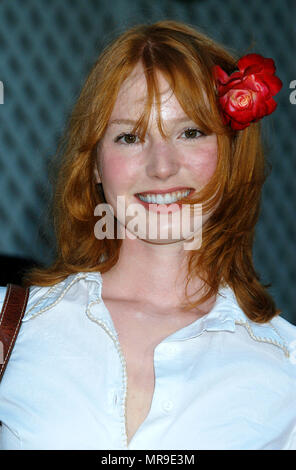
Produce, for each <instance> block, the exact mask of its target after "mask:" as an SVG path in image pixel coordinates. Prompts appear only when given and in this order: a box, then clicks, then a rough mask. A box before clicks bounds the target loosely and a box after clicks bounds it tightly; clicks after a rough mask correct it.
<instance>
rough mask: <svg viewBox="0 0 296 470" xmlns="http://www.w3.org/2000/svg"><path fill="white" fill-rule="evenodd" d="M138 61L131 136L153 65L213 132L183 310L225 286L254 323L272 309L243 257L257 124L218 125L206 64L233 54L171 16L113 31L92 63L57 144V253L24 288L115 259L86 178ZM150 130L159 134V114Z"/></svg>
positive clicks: (260, 170)
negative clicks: (193, 289) (195, 293)
mask: <svg viewBox="0 0 296 470" xmlns="http://www.w3.org/2000/svg"><path fill="white" fill-rule="evenodd" d="M139 62H141V63H142V65H143V68H144V71H145V77H146V81H147V102H146V104H145V109H144V112H143V114H142V116H141V117H140V118H139V120H138V122H137V123H136V125H135V127H134V129H133V132H135V131H138V132H139V133H140V135H141V137H143V136H144V135H145V132H146V129H147V125H148V122H149V116H150V110H151V106H152V103H153V99H154V98H155V99H156V103H157V105H158V111H159V106H160V97H159V89H158V82H157V78H156V73H157V72H158V71H160V72H161V73H162V74H163V75H164V76H165V78H166V79H167V80H168V82H169V83H170V84H171V88H172V90H173V92H174V93H175V95H176V97H177V99H178V101H179V102H180V104H181V106H182V108H183V109H184V111H185V113H186V114H187V115H188V116H189V117H190V118H191V119H192V120H193V121H195V122H196V123H197V124H198V125H199V127H200V129H201V130H202V131H203V132H205V133H208V134H210V133H216V134H217V142H218V163H217V168H216V171H215V173H214V175H213V176H212V178H211V180H210V181H209V183H208V184H207V185H206V186H205V187H204V188H203V190H202V191H201V192H200V193H199V195H198V197H196V198H195V199H194V201H191V200H188V201H187V200H186V198H185V199H184V202H187V203H191V202H192V203H202V204H203V206H202V207H203V211H204V210H206V211H207V210H211V209H212V208H215V209H214V210H213V213H212V214H211V216H210V218H209V219H208V220H207V222H206V223H205V225H204V227H203V233H202V246H201V247H200V248H199V250H193V251H185V252H184V253H186V254H188V255H189V256H188V276H187V284H186V298H187V300H188V303H187V304H186V306H185V309H191V308H195V307H196V306H198V305H199V304H201V303H203V302H204V301H206V300H207V299H209V298H210V297H212V296H213V295H216V294H217V292H218V288H219V286H220V285H225V284H228V285H229V286H230V287H231V288H232V289H233V291H234V293H235V295H236V297H237V300H238V303H239V305H240V307H241V308H242V310H243V311H244V312H245V314H246V315H247V316H248V317H249V318H250V319H251V320H253V321H255V322H258V323H264V322H266V321H268V320H270V319H271V318H272V317H274V316H275V315H277V314H279V313H280V311H278V310H276V307H275V303H274V300H273V299H272V297H271V296H270V295H269V293H268V292H267V290H266V288H267V287H269V286H263V285H262V284H261V283H260V277H259V275H258V274H257V273H256V271H255V269H254V265H253V261H252V246H253V239H254V230H255V225H256V222H257V220H258V216H259V210H260V198H261V190H262V186H263V183H264V181H265V179H266V176H267V172H266V170H267V166H266V162H265V159H264V152H263V147H262V142H261V133H260V123H253V124H251V125H250V126H249V127H247V128H246V129H244V130H242V131H233V130H231V129H230V128H229V127H225V126H224V125H223V123H222V120H221V116H220V111H219V107H218V103H217V93H216V87H215V82H214V79H213V76H212V68H213V66H214V65H220V66H221V67H222V68H223V69H224V70H225V71H226V72H227V73H232V72H233V71H234V69H235V67H236V62H237V58H235V57H234V56H233V55H232V54H230V53H229V52H228V51H226V50H225V48H224V47H222V46H220V45H219V44H217V43H216V42H214V41H213V40H211V39H209V38H208V37H207V36H206V35H204V34H202V33H200V32H198V31H196V29H194V28H193V27H191V26H188V25H185V24H183V23H180V22H176V21H160V22H158V23H155V24H152V25H138V26H135V27H133V28H131V29H129V30H128V31H126V32H125V33H123V34H121V35H120V36H119V37H118V38H117V39H116V40H114V41H113V42H112V43H111V44H109V46H108V47H106V48H105V50H104V51H103V53H102V54H101V55H100V57H99V58H98V60H97V62H96V63H95V64H94V66H93V68H92V70H91V72H90V74H89V76H88V78H87V80H86V82H85V85H84V87H83V89H82V91H81V94H80V96H79V99H78V101H77V103H76V105H75V107H74V110H73V113H72V116H71V119H70V122H69V126H68V129H67V131H66V133H65V136H64V140H63V152H62V159H61V166H60V171H59V176H58V180H57V185H56V191H55V199H54V221H55V229H56V236H57V245H58V252H57V258H56V260H55V261H54V263H53V264H52V265H51V266H49V267H47V268H41V269H33V270H31V272H29V273H27V275H26V277H25V278H24V284H25V285H27V286H28V285H32V284H34V285H40V286H49V285H53V284H55V283H57V282H59V281H61V280H63V279H65V278H66V277H67V276H68V275H69V274H73V273H77V272H82V271H84V272H88V271H100V272H101V273H104V272H106V271H108V270H109V269H110V268H111V267H112V266H113V265H114V264H115V263H116V262H117V260H118V258H119V252H120V247H121V243H122V240H121V239H116V223H115V222H116V220H115V221H114V231H115V239H107V238H106V239H103V240H99V239H97V238H96V237H95V235H94V226H95V223H96V221H97V218H96V217H95V216H94V209H95V207H96V205H97V204H99V203H103V202H106V201H105V198H104V194H103V191H102V188H101V186H100V185H97V184H96V182H95V179H94V168H95V165H96V158H97V152H98V151H99V144H100V141H101V139H102V137H103V136H104V133H105V130H106V128H107V125H108V121H109V118H110V115H111V112H112V109H113V107H114V104H115V100H116V98H117V95H118V92H119V89H120V87H121V85H122V83H123V82H124V80H125V79H126V78H127V77H128V76H129V75H130V74H131V72H132V71H133V69H134V67H135V66H136V64H137V63H139ZM159 129H160V132H161V133H162V135H163V136H164V135H165V134H164V132H163V128H162V123H161V119H160V118H159ZM213 195H215V196H214V197H213ZM218 202H219V204H217V203H218ZM195 276H199V277H201V279H203V281H204V286H205V287H206V293H205V295H204V296H203V297H201V298H200V300H199V301H198V302H190V300H189V298H188V296H187V285H188V283H189V281H190V278H194V277H195Z"/></svg>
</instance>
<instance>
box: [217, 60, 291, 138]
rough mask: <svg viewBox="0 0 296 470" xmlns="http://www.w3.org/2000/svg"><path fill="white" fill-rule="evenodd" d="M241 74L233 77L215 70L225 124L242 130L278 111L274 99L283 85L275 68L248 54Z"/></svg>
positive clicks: (272, 64) (242, 64)
mask: <svg viewBox="0 0 296 470" xmlns="http://www.w3.org/2000/svg"><path fill="white" fill-rule="evenodd" d="M237 67H238V70H239V71H238V72H234V73H232V74H231V75H230V76H229V75H227V73H226V72H224V70H223V69H222V68H221V67H220V66H219V65H215V66H214V67H213V75H214V78H215V80H216V83H217V90H218V97H219V103H220V106H221V108H222V117H223V122H224V124H229V123H230V126H231V127H232V129H235V130H239V129H245V127H248V126H249V125H250V124H251V122H256V121H259V119H261V118H263V116H267V115H268V114H271V113H272V112H273V111H274V110H275V108H276V107H277V103H276V102H275V101H274V99H273V96H274V95H275V94H276V93H278V92H279V91H280V89H281V88H282V86H283V84H282V81H281V80H280V79H279V78H278V77H276V76H275V75H274V73H275V64H274V61H273V60H272V59H265V58H264V57H262V56H261V55H259V54H247V55H245V56H244V57H242V58H241V59H240V60H239V61H238V63H237Z"/></svg>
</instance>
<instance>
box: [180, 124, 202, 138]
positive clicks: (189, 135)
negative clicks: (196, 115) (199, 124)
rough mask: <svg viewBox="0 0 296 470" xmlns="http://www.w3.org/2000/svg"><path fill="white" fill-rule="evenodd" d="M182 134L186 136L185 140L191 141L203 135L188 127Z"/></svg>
mask: <svg viewBox="0 0 296 470" xmlns="http://www.w3.org/2000/svg"><path fill="white" fill-rule="evenodd" d="M184 133H185V135H186V140H193V139H196V138H197V137H201V136H203V135H205V134H204V133H203V132H201V131H200V130H198V129H196V128H191V127H189V128H188V129H185V131H183V134H184Z"/></svg>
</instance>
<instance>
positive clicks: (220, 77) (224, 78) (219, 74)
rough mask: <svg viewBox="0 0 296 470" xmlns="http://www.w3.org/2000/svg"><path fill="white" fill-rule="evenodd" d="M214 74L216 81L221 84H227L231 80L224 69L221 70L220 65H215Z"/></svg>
mask: <svg viewBox="0 0 296 470" xmlns="http://www.w3.org/2000/svg"><path fill="white" fill-rule="evenodd" d="M212 73H213V76H214V79H215V80H217V81H219V82H221V83H227V82H228V80H229V76H228V75H227V73H226V72H224V70H223V69H221V67H220V65H214V67H213V69H212Z"/></svg>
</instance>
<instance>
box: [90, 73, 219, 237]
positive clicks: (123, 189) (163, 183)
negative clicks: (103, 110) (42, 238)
mask: <svg viewBox="0 0 296 470" xmlns="http://www.w3.org/2000/svg"><path fill="white" fill-rule="evenodd" d="M158 83H159V87H160V91H161V119H162V123H163V127H164V131H165V134H166V136H167V139H165V138H164V137H162V135H161V133H160V131H159V129H158V126H157V109H156V105H155V103H154V105H153V107H152V110H151V115H150V120H149V126H148V129H147V133H146V135H145V137H144V141H140V139H139V137H138V136H137V135H135V134H132V128H133V126H134V123H135V121H136V120H137V119H138V118H139V117H140V116H141V114H142V111H143V108H144V102H145V98H146V79H145V75H144V71H143V68H142V65H141V64H138V65H137V66H136V67H135V69H134V71H133V72H132V74H131V75H130V76H129V77H128V79H127V80H126V81H125V82H124V83H123V85H122V87H121V89H120V92H119V94H118V97H117V100H116V103H115V106H114V108H113V111H112V114H111V117H110V120H109V123H108V127H107V129H106V132H105V134H104V137H103V139H102V140H101V145H100V150H99V152H98V168H99V173H98V172H97V171H96V180H97V182H102V185H103V190H104V194H105V198H106V201H107V203H108V204H110V205H111V206H112V208H113V211H114V214H115V216H116V217H117V219H118V220H119V221H120V222H121V224H123V225H124V226H125V227H127V225H128V229H129V230H130V231H131V232H133V231H134V230H133V226H132V225H131V224H130V221H131V218H129V216H126V215H125V216H123V215H122V214H119V211H118V201H119V199H118V196H121V198H120V201H121V202H120V204H124V206H125V209H127V208H128V207H129V206H130V207H134V206H131V205H132V204H136V206H138V207H139V211H140V213H139V215H138V217H137V221H138V222H140V225H141V228H140V231H139V225H137V226H136V227H135V231H134V233H135V234H136V235H137V237H138V238H141V239H143V240H146V241H149V242H153V243H169V242H180V241H183V240H185V239H186V238H187V236H186V233H185V234H184V233H183V234H182V231H180V230H179V229H180V227H176V224H177V225H180V220H181V219H180V218H178V217H177V215H179V216H180V211H181V212H182V211H183V209H184V206H182V205H178V204H177V201H178V200H179V199H180V196H184V195H185V191H187V193H186V195H187V194H188V191H189V190H190V193H189V196H191V195H192V194H194V193H196V192H198V191H199V190H200V189H201V188H202V187H204V186H205V185H206V184H207V182H208V181H209V180H210V178H211V176H212V175H213V173H214V171H215V169H216V165H217V137H216V135H215V134H211V135H204V134H203V133H202V132H201V131H199V129H198V127H197V125H196V124H195V123H194V122H193V121H192V120H191V119H190V118H189V117H188V116H187V115H186V114H185V113H184V111H183V109H182V107H181V106H180V103H179V102H178V100H177V98H176V96H175V95H173V94H172V90H171V89H170V86H169V84H168V82H167V81H166V79H165V78H164V76H163V75H162V74H161V73H160V72H158ZM145 193H146V194H145ZM169 193H171V194H169ZM147 194H149V195H151V196H150V197H149V196H147ZM159 204H161V205H159ZM169 204H171V205H170V206H169ZM120 207H122V206H120ZM168 207H170V208H171V212H170V213H169V214H168ZM188 207H189V206H188V205H187V209H188ZM151 212H153V213H154V214H153V216H154V218H152V220H151V218H148V214H149V213H150V214H151ZM177 213H179V214H177ZM133 214H134V215H133V217H134V216H135V213H133ZM164 214H165V215H164ZM130 215H131V214H130ZM161 215H162V217H161ZM191 217H194V215H191ZM195 217H196V216H195ZM199 217H200V216H199ZM147 221H148V225H149V224H150V226H151V224H154V225H155V227H154V229H156V226H157V235H156V237H155V230H152V231H153V237H151V236H150V235H151V234H150V232H149V230H148V228H149V227H148V226H147ZM144 222H145V223H144ZM203 222H204V219H203ZM163 225H166V227H163ZM143 227H145V228H144V229H143ZM161 227H162V229H164V232H163V233H165V232H166V230H168V233H169V236H168V237H167V238H165V237H163V236H162V235H161V234H160V229H161ZM150 228H152V227H150ZM178 232H179V233H180V235H179V236H175V234H176V233H178ZM134 238H135V237H134Z"/></svg>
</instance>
